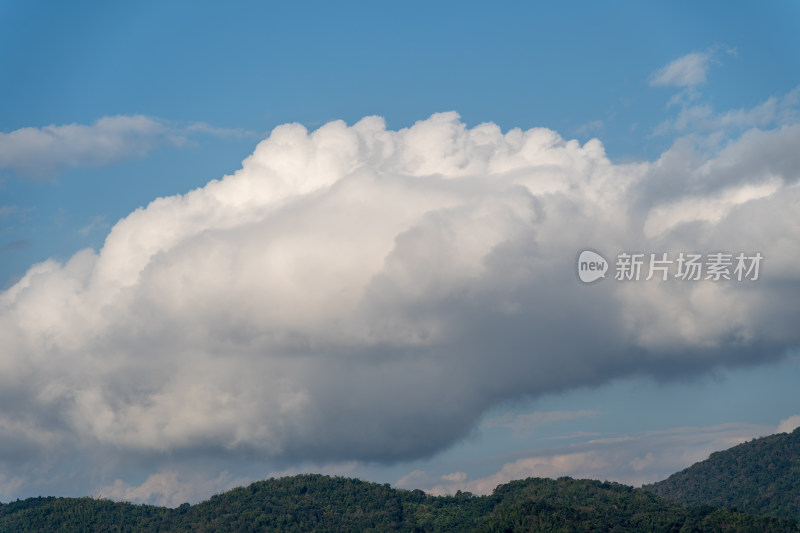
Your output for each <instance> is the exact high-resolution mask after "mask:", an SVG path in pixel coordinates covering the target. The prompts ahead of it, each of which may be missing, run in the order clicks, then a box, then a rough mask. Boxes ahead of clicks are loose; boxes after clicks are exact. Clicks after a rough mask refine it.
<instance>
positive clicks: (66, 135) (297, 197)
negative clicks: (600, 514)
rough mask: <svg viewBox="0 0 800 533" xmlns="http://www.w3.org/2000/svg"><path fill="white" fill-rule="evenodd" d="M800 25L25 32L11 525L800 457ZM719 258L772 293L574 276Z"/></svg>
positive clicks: (192, 21) (774, 13)
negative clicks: (24, 503)
mask: <svg viewBox="0 0 800 533" xmlns="http://www.w3.org/2000/svg"><path fill="white" fill-rule="evenodd" d="M798 21H800V8H798V6H797V5H796V4H795V3H791V2H775V3H771V4H769V6H767V7H763V6H754V5H752V4H747V3H738V2H733V3H730V2H725V3H722V2H712V3H705V4H702V5H697V4H696V3H690V2H677V3H669V4H645V3H640V2H616V3H613V4H599V3H589V2H578V3H574V4H570V5H569V6H565V5H564V4H555V3H553V4H547V5H536V4H533V5H528V4H507V5H503V6H500V7H498V6H488V5H486V4H483V3H467V2H461V3H437V4H435V5H430V4H429V3H403V4H391V5H390V4H386V3H366V2H363V3H358V2H353V3H348V4H345V5H336V4H333V3H325V2H305V3H293V4H278V3H246V2H232V3H229V4H228V5H225V6H221V5H217V4H211V3H200V2H170V3H163V2H161V3H156V2H137V3H128V4H121V3H101V2H76V3H69V4H66V3H57V2H13V1H12V2H8V1H6V2H0V71H2V72H3V75H2V76H0V95H2V97H3V101H4V102H5V105H3V106H0V280H2V287H3V291H4V295H3V298H4V300H3V302H4V303H3V306H4V307H2V309H0V336H2V338H4V339H5V341H4V345H5V346H8V347H9V348H6V349H5V350H6V355H5V359H4V360H3V365H4V366H5V367H6V371H5V375H6V378H5V379H6V380H8V381H9V383H8V384H7V385H6V390H5V392H4V398H5V400H4V402H5V404H6V405H7V406H8V407H7V409H6V411H7V413H8V414H7V415H4V416H5V418H4V419H3V420H2V431H3V433H4V435H3V440H6V442H7V445H5V446H4V447H3V448H0V499H2V500H7V499H12V498H16V497H23V496H27V495H38V494H44V493H47V494H57V495H61V494H88V493H91V494H104V495H107V496H109V497H113V498H119V499H131V500H135V501H151V502H157V503H165V504H170V505H172V504H179V503H181V502H182V501H197V500H198V499H202V498H205V497H208V496H209V495H210V494H212V493H213V492H214V491H218V490H221V489H224V488H226V487H228V486H233V485H236V484H241V483H246V482H248V481H253V480H257V479H261V478H263V477H266V476H268V475H277V474H280V473H292V472H299V471H306V470H308V471H323V472H330V473H341V474H345V475H357V476H361V477H364V478H366V479H370V480H375V481H380V482H390V483H393V484H395V485H397V486H401V487H408V488H423V489H430V490H433V491H434V492H446V491H449V490H456V489H464V490H472V491H475V492H481V491H487V490H491V488H492V487H493V485H492V484H493V483H494V484H496V483H497V482H502V481H505V480H508V479H510V478H513V477H525V476H527V475H574V476H589V477H600V478H608V479H617V480H620V481H624V482H628V483H632V484H639V483H643V482H649V481H654V480H656V479H660V478H661V477H663V476H665V475H668V474H669V473H671V472H672V471H675V470H677V469H679V468H683V467H684V466H688V464H691V462H692V461H694V460H698V459H702V458H703V457H704V456H705V455H707V454H708V453H709V452H710V451H713V450H714V449H721V448H724V447H727V446H729V445H731V444H733V443H736V442H739V441H741V440H743V439H749V438H753V437H755V436H758V435H763V434H768V433H772V432H774V431H776V430H777V428H778V427H779V424H782V423H783V425H782V426H781V428H783V429H786V428H788V427H789V426H791V425H792V424H794V423H795V422H793V421H794V420H796V419H795V418H791V417H793V416H795V415H798V414H800V405H798V403H797V396H796V393H794V392H793V389H794V384H795V383H797V379H798V378H800V366H798V365H799V364H800V363H798V359H797V347H798V344H800V342H798V337H797V333H796V332H795V331H794V329H795V328H793V326H792V323H793V322H796V318H797V317H798V308H797V304H796V301H797V300H798V298H797V296H800V294H798V279H797V269H796V266H794V267H793V265H796V262H794V261H795V260H797V259H800V257H798V256H795V255H794V254H795V251H796V250H795V248H796V246H793V245H792V244H791V243H792V242H795V241H796V240H797V237H798V233H797V232H798V231H799V230H798V218H797V215H796V214H794V212H793V210H792V209H791V206H793V205H796V204H793V202H794V201H795V199H796V198H797V186H796V180H797V177H798V175H800V166H799V165H798V162H797V160H796V156H794V155H793V152H794V151H795V150H793V149H792V147H793V146H797V141H798V134H797V126H798V124H800V119H799V118H798V87H800V54H798V50H800V32H798V31H797V30H798ZM451 111H454V112H456V113H457V114H458V115H452V114H449V115H436V114H437V113H447V112H451ZM370 116H379V117H383V120H384V122H383V123H382V125H381V124H377V123H374V122H369V121H364V120H362V119H364V117H370ZM437 117H438V118H437ZM338 120H341V121H344V124H340V123H335V124H334V125H332V126H331V125H330V124H329V123H330V122H331V121H338ZM290 123H296V124H301V125H303V126H304V127H305V130H302V131H301V130H297V129H292V128H286V127H284V128H279V130H276V132H279V133H273V134H272V137H270V139H271V140H270V141H268V142H265V143H262V144H259V143H260V142H262V141H263V140H264V139H266V138H268V137H269V136H270V132H272V131H273V129H274V128H276V127H279V126H281V125H283V124H290ZM486 123H491V124H494V125H496V126H497V127H498V128H499V129H498V130H491V131H490V129H486V128H485V127H484V126H482V125H485V124H486ZM326 124H329V125H328V126H325V125H326ZM337 124H338V125H337ZM359 124H360V126H359ZM376 124H377V125H376ZM345 125H346V126H345ZM323 126H324V128H323ZM319 128H322V129H320V130H319V131H320V132H321V133H319V134H318V135H317V134H312V133H311V132H314V131H315V130H318V129H319ZM409 128H410V129H409ZM481 128H484V129H481ZM515 128H516V129H518V130H520V134H519V135H524V136H526V137H525V139H528V141H526V142H528V143H529V144H528V145H526V146H528V147H529V148H526V149H525V150H528V151H525V150H523V149H521V148H520V145H519V144H518V143H517V141H515V140H514V139H515V138H512V137H514V135H516V134H510V133H509V132H510V131H513V130H514V129H515ZM548 132H549V133H548ZM501 133H502V135H506V134H507V135H506V136H505V137H502V138H501V137H500V136H499V135H500V134H501ZM354 135H355V137H354ZM356 137H357V138H358V141H356V140H353V139H355V138H356ZM387 139H388V140H387ZM485 139H492V140H491V141H490V142H489V141H485ZM572 139H575V140H576V141H577V144H575V143H573V144H570V143H569V141H570V140H572ZM592 139H597V141H592ZM487 142H488V144H486V143H487ZM353 143H355V144H353ZM257 146H258V148H257ZM376 146H378V147H380V146H383V147H384V148H380V149H379V148H376ZM388 146H391V147H392V148H391V149H390V148H387V147H388ZM531 146H537V147H538V148H535V149H534V148H530V147H531ZM365 150H366V152H365ZM514 150H522V151H521V152H520V153H522V152H524V157H525V158H527V159H525V161H526V162H525V163H524V164H523V163H520V160H519V159H515V158H514V157H512V156H509V155H507V154H508V153H511V152H513V151H514ZM251 154H252V156H251ZM287 154H288V155H287ZM487 154H488V155H487ZM537 154H538V155H537ZM246 158H249V159H247V161H249V162H246V163H245V164H244V169H243V160H245V159H246ZM348 158H350V159H348ZM242 169H243V170H242ZM359 169H360V170H359ZM337 173H338V174H337ZM361 173H366V174H365V175H370V176H372V178H371V179H373V180H374V184H373V185H370V184H371V183H373V182H372V181H369V180H368V179H367V178H364V177H362V174H361ZM370 173H372V174H370ZM236 176H238V178H236ZM376 176H377V177H376ZM384 176H388V177H387V178H385V179H384V178H382V177H384ZM420 177H422V178H424V180H420V179H418V178H420ZM223 178H224V179H223ZM234 178H236V179H234ZM412 178H413V179H412ZM451 178H452V179H451ZM237 179H238V180H239V181H236V180H237ZM211 180H221V181H219V182H218V185H213V184H212V185H210V186H208V187H206V184H208V183H209V182H210V181H211ZM270 180H272V181H270ZM359 180H364V181H359ZM425 180H428V181H425ZM453 180H455V181H453ZM459 180H460V181H459ZM237 183H238V185H236V184H237ZM456 183H457V185H454V184H456ZM502 184H506V185H502ZM512 185H513V186H512ZM203 187H205V188H204V189H200V190H199V192H197V193H196V194H194V196H192V195H187V194H186V193H188V192H189V191H192V190H195V189H198V188H203ZM520 187H522V188H524V189H525V190H526V191H528V192H526V193H525V194H524V195H520V194H521V193H519V191H520V190H522V189H520ZM515 191H516V192H515ZM175 195H184V196H175ZM351 195H352V196H351ZM158 198H164V200H163V201H159V202H156V203H154V204H152V205H151V206H150V207H148V205H150V203H151V202H153V201H154V200H156V199H158ZM259 202H262V203H263V205H262V204H261V203H259ZM140 208H141V210H139V211H136V210H137V209H140ZM593 216H596V217H597V218H595V219H592V217H593ZM119 221H123V222H124V223H122V222H121V223H120V224H118V222H119ZM112 228H113V229H114V231H115V232H116V233H112ZM198 228H199V229H198ZM373 229H374V232H373V231H372V230H373ZM551 237H552V238H551ZM107 238H108V241H107V240H106V239H107ZM690 246H693V247H694V249H693V250H694V251H699V252H703V253H711V252H715V251H720V250H727V251H729V252H739V251H742V252H748V253H752V252H755V251H756V250H758V251H761V252H762V253H763V254H764V256H765V264H764V265H765V266H764V268H765V270H764V273H763V276H764V278H762V279H761V280H760V281H758V282H753V283H751V284H750V285H747V284H740V285H731V284H729V285H713V284H711V283H705V284H697V285H691V284H683V285H680V284H676V283H673V284H671V285H669V286H667V285H655V284H644V282H642V284H639V285H637V284H628V285H624V286H623V284H620V283H615V282H614V281H613V280H611V279H608V280H604V281H601V282H599V283H598V285H597V288H596V289H595V288H594V286H591V287H584V286H578V285H577V283H578V282H577V281H576V277H575V276H574V274H573V273H572V272H569V274H570V276H568V278H569V279H567V277H563V276H562V271H564V270H569V269H571V268H573V267H574V265H573V263H574V258H575V257H576V254H577V253H578V252H579V251H580V249H581V247H590V248H592V249H597V250H599V251H601V252H603V253H606V254H607V255H606V257H610V256H612V255H613V254H615V253H617V252H618V251H620V250H621V249H628V250H635V251H640V252H662V251H669V252H671V253H676V254H677V253H678V252H680V251H692V250H691V249H687V248H685V247H690ZM86 248H89V249H91V250H92V252H80V251H81V250H84V249H86ZM262 248H263V249H262ZM443 250H444V251H446V253H445V252H442V251H443ZM79 252H80V253H79ZM440 252H441V253H443V256H442V257H439V255H438V254H439V253H440ZM548 253H549V254H551V255H549V256H548V255H546V254H548ZM76 254H77V255H76ZM159 254H160V255H159ZM553 254H554V255H553ZM559 254H561V255H559ZM248 261H250V262H248ZM42 262H44V263H42ZM37 264H38V265H39V266H34V265H37ZM246 265H254V266H253V267H252V268H249V269H248V267H247V266H246ZM259 265H260V266H259ZM286 265H289V266H286ZM354 265H355V266H354ZM381 265H383V266H381ZM564 265H567V266H564ZM284 267H285V268H284ZM138 269H140V270H138ZM437 269H441V272H440V271H439V270H437ZM437 273H438V274H437ZM514 273H516V274H514ZM437 275H440V277H437ZM137 276H138V277H137ZM515 276H516V277H515ZM548 276H550V278H548ZM570 283H572V285H570ZM556 289H563V291H562V292H558V291H557V290H556ZM172 290H175V291H176V292H175V293H174V294H173V293H172V292H170V291H172ZM115 291H119V292H115ZM348 291H349V292H348ZM359 291H362V292H359ZM590 291H593V292H590ZM639 291H640V292H639ZM355 293H358V294H361V296H359V297H352V301H351V297H350V296H348V295H352V294H355ZM109 294H110V295H111V296H108V295H109ZM114 295H116V296H114ZM251 295H263V297H262V298H260V299H259V298H256V299H253V300H251V299H250V296H251ZM334 295H340V296H336V298H341V301H342V302H343V303H342V304H341V305H342V308H341V309H340V312H334V311H332V309H333V307H331V306H333V305H334V304H333V303H332V302H334V301H336V299H335V297H334ZM584 295H585V297H584ZM106 298H107V299H106ZM584 298H585V300H584ZM348 302H349V303H348ZM539 302H541V303H539ZM348 305H352V308H350V307H347V306H348ZM492 310H495V311H492ZM496 310H500V311H496ZM592 310H594V311H595V313H594V315H593V314H592V313H591V312H590V311H592ZM498 313H499V314H498ZM503 313H505V314H503ZM73 315H74V316H73ZM606 315H607V316H606ZM500 316H505V317H506V318H505V319H500V318H498V317H500ZM593 316H594V317H596V320H595V318H592V317H593ZM611 316H614V317H619V318H618V320H617V319H612V318H608V317H611ZM376 317H377V318H376ZM71 320H77V321H78V322H75V323H74V324H73V323H72V322H70V321H71ZM328 324H336V325H337V328H338V329H336V330H335V332H334V331H330V330H329V329H328V328H327V325H328ZM531 324H533V325H531ZM535 324H543V325H542V326H536V325H535ZM528 325H531V326H530V327H528ZM205 335H208V336H209V338H210V339H213V341H209V342H208V343H206V344H203V342H201V341H200V340H197V339H201V340H202V339H203V338H205V337H204V336H205ZM573 338H574V344H573V343H572V341H573ZM492 358H496V359H497V363H496V364H494V365H493V364H491V363H487V361H488V360H489V359H492ZM62 364H63V365H64V368H66V369H74V371H75V375H74V376H69V375H68V374H69V372H66V373H65V374H63V375H60V374H58V369H59V368H61V366H60V365H62ZM487 365H488V366H487ZM514 365H521V367H523V368H524V369H523V370H519V371H518V372H515V371H514ZM234 367H235V368H245V369H246V370H247V372H246V373H245V374H244V375H240V374H238V373H237V372H238V371H236V370H234ZM498 368H501V369H502V368H505V369H506V370H507V371H506V372H503V371H501V370H497V369H498ZM261 373H263V375H264V376H265V378H264V385H263V387H264V388H265V390H266V389H269V390H268V391H266V392H265V390H262V389H261V388H260V386H259V385H258V382H257V380H255V381H252V383H251V381H250V379H249V378H251V377H253V378H254V377H255V376H259V375H261ZM65 375H67V377H64V376H65ZM170 376H172V377H170ZM420 376H422V377H420ZM523 378H525V379H528V381H529V382H528V383H525V380H524V379H523ZM459 380H460V381H459ZM493 380H494V381H493ZM348 388H350V389H352V390H354V393H353V396H352V398H350V397H348V396H346V395H344V393H343V392H342V391H346V390H348ZM202 390H207V391H209V393H208V395H207V396H203V395H201V396H198V394H200V392H199V391H202ZM271 391H278V392H275V393H274V395H273V393H272V392H271ZM382 392H383V393H385V395H386V397H387V398H390V399H391V400H392V401H391V402H389V401H382V399H381V393H382ZM400 398H402V399H403V401H400V400H399V399H400ZM403 402H407V410H403V409H400V408H397V407H396V405H397V403H403ZM188 404H192V405H193V406H196V408H195V407H192V408H189V407H187V405H188ZM256 404H257V406H255V407H254V405H256ZM225 406H228V407H225ZM431 406H435V407H431ZM428 411H429V412H428ZM47 413H49V415H48V414H47ZM354 419H355V420H362V421H363V424H360V425H355V426H351V425H350V424H351V422H349V421H352V420H354ZM360 432H363V434H361V433H360ZM356 434H358V435H359V437H358V438H357V439H356V444H354V442H352V441H351V440H348V439H349V438H355V437H353V435H356ZM136 435H138V436H136ZM348 435H349V437H348ZM314 436H316V437H317V438H313V437H314ZM359 443H360V444H363V446H360V445H358V444H359ZM23 449H27V450H28V452H26V453H23V452H22V451H20V450H23ZM30 450H34V451H30ZM676 450H680V452H678V451H676ZM35 464H45V465H47V466H46V467H45V468H34V467H33V466H31V465H35ZM85 472H89V473H85ZM78 473H81V474H78ZM443 476H444V477H443ZM165 487H166V488H165Z"/></svg>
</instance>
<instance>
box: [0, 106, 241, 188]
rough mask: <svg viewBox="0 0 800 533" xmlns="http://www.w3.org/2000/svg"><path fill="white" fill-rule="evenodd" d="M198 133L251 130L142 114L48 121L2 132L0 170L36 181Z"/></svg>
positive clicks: (227, 134)
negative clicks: (82, 121)
mask: <svg viewBox="0 0 800 533" xmlns="http://www.w3.org/2000/svg"><path fill="white" fill-rule="evenodd" d="M198 134H207V135H214V136H217V137H231V136H238V137H241V136H245V135H253V133H252V132H248V131H245V130H239V129H222V128H215V127H213V126H210V125H208V124H205V123H203V122H194V123H189V124H180V123H176V122H171V121H168V120H164V119H160V118H153V117H146V116H143V115H116V116H112V117H103V118H101V119H98V120H97V121H95V122H94V123H93V124H90V125H86V124H65V125H60V126H56V125H49V126H44V127H40V128H35V127H28V128H20V129H17V130H14V131H11V132H8V133H0V170H3V169H8V170H11V171H13V172H15V173H16V174H18V175H21V176H25V177H28V178H31V179H35V180H47V179H51V178H53V177H54V176H55V175H57V174H58V173H59V172H61V171H63V170H65V169H68V168H76V167H97V166H103V165H109V164H113V163H116V162H117V161H120V160H122V159H127V158H131V157H143V156H144V155H146V154H147V153H148V152H150V151H151V150H153V149H154V148H155V147H157V146H161V145H167V146H183V145H186V144H189V143H191V141H192V139H193V138H194V136H196V135H198Z"/></svg>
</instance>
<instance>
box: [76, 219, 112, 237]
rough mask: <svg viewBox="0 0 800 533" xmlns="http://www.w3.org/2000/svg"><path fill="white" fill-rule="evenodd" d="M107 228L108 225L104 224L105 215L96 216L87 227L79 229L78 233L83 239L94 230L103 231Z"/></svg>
mask: <svg viewBox="0 0 800 533" xmlns="http://www.w3.org/2000/svg"><path fill="white" fill-rule="evenodd" d="M105 228H108V223H107V222H106V216H105V215H97V216H94V217H92V219H91V220H90V221H89V223H88V224H87V225H85V226H84V227H82V228H80V229H79V230H78V233H80V234H81V235H83V236H84V237H86V236H88V235H89V233H91V232H92V231H93V230H95V229H105Z"/></svg>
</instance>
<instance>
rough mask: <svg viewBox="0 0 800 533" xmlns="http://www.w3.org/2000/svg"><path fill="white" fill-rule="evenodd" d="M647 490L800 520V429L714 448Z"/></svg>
mask: <svg viewBox="0 0 800 533" xmlns="http://www.w3.org/2000/svg"><path fill="white" fill-rule="evenodd" d="M645 490H648V491H650V492H652V493H654V494H657V495H659V496H663V497H665V498H669V499H672V500H677V501H680V502H684V503H689V504H707V505H724V506H726V507H732V508H736V509H739V510H742V511H745V512H748V513H753V514H763V515H769V516H776V517H780V518H790V519H794V520H798V521H800V428H797V429H795V430H794V431H793V432H792V433H790V434H786V433H780V434H778V435H770V436H769V437H763V438H760V439H755V440H751V441H750V442H746V443H743V444H740V445H738V446H734V447H733V448H730V449H728V450H725V451H721V452H715V453H712V454H711V456H710V457H709V458H708V459H706V460H705V461H702V462H700V463H697V464H695V465H693V466H691V467H689V468H687V469H686V470H682V471H680V472H678V473H676V474H673V475H671V476H670V477H668V478H667V479H665V480H664V481H660V482H658V483H655V484H653V485H648V486H646V487H645Z"/></svg>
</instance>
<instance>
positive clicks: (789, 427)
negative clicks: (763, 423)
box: [775, 415, 800, 433]
mask: <svg viewBox="0 0 800 533" xmlns="http://www.w3.org/2000/svg"><path fill="white" fill-rule="evenodd" d="M799 427H800V415H792V416H790V417H789V418H785V419H783V420H781V422H780V424H778V429H777V430H775V432H776V433H791V432H792V431H794V430H795V429H797V428H799Z"/></svg>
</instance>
